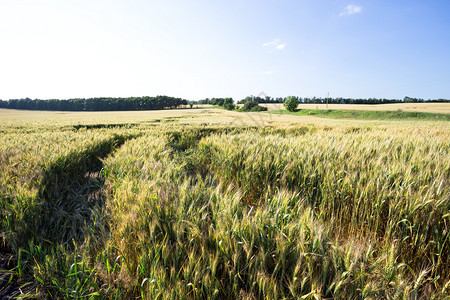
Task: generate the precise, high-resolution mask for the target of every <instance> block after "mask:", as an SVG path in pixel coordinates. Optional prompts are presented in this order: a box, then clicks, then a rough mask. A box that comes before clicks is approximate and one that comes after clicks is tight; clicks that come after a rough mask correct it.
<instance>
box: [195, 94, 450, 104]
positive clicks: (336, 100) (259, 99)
mask: <svg viewBox="0 0 450 300" xmlns="http://www.w3.org/2000/svg"><path fill="white" fill-rule="evenodd" d="M297 98H298V101H299V103H305V104H325V103H327V102H328V103H329V104H388V103H424V102H427V103H429V102H450V100H449V99H443V98H440V99H428V100H425V99H422V98H413V97H404V98H403V99H386V98H356V99H355V98H342V97H338V98H317V97H312V98H308V97H297ZM225 99H231V100H232V98H206V99H202V100H199V101H197V103H198V104H212V105H219V106H223V103H224V101H225ZM287 99H288V97H284V98H283V97H278V98H273V97H269V96H266V97H256V96H248V97H245V98H244V99H241V100H239V101H238V102H237V104H245V103H246V102H248V101H253V102H256V103H284V102H285V101H286V100H287Z"/></svg>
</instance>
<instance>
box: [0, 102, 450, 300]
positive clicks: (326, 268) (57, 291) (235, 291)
mask: <svg viewBox="0 0 450 300" xmlns="http://www.w3.org/2000/svg"><path fill="white" fill-rule="evenodd" d="M330 106H331V105H330ZM358 107H359V106H358ZM0 133H1V135H0V180H1V181H0V183H1V186H0V234H1V237H2V245H1V247H0V260H1V261H0V262H1V263H2V265H8V266H9V267H8V268H9V269H12V270H11V271H0V278H6V279H7V280H8V279H9V278H11V276H12V279H11V282H10V283H9V285H5V282H2V283H0V296H2V295H3V296H4V295H5V294H2V291H3V288H4V287H6V286H9V287H10V290H12V292H10V295H13V294H14V293H15V294H14V295H19V294H20V290H19V288H21V290H22V291H23V292H25V293H28V295H34V296H38V297H41V298H82V297H84V298H94V299H96V298H107V299H124V298H144V299H158V298H159V299H166V298H167V299H168V298H170V299H173V298H187V299H199V298H202V299H203V298H208V299H209V298H212V299H214V298H215V299H224V298H225V299H226V298H229V299H236V298H240V299H261V298H269V299H276V298H286V299H298V298H300V297H304V299H330V298H335V299H364V298H372V299H385V298H389V299H409V298H411V299H447V298H448V297H450V261H449V256H450V248H449V247H450V138H449V137H450V122H448V121H428V120H415V121H412V120H395V121H390V120H355V119H349V120H347V119H341V120H336V119H323V118H317V117H314V116H297V115H288V114H270V112H269V113H239V112H230V111H226V110H220V109H208V108H198V109H183V110H165V111H139V112H89V113H88V112H80V113H75V112H74V113H58V112H32V111H8V110H0ZM11 256H12V257H13V258H12V259H11V260H9V257H11ZM4 258H5V259H6V258H8V264H7V263H6V262H4V260H5V259H4ZM3 262H4V263H3Z"/></svg>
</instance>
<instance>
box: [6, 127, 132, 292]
mask: <svg viewBox="0 0 450 300" xmlns="http://www.w3.org/2000/svg"><path fill="white" fill-rule="evenodd" d="M138 136H139V134H134V135H132V134H130V135H114V136H113V137H112V138H111V139H107V140H104V141H101V142H99V143H97V144H94V145H92V147H89V148H88V149H86V150H84V151H81V152H76V153H70V154H69V155H67V156H65V157H62V158H60V159H58V160H57V161H55V162H53V163H52V164H51V165H50V166H49V167H48V168H46V169H45V171H44V178H43V179H42V181H41V183H42V188H41V190H40V193H39V195H40V196H39V198H40V202H41V205H40V206H39V207H38V209H37V210H36V211H33V212H32V213H30V215H34V216H36V218H34V220H33V221H31V220H30V222H29V223H28V224H26V226H27V227H26V228H25V233H24V234H22V236H21V238H20V240H21V241H22V244H21V245H19V246H21V247H24V248H26V247H27V246H28V242H29V241H30V240H33V241H34V243H35V245H41V246H44V247H52V245H53V244H66V245H68V246H70V245H71V244H72V245H74V242H82V241H83V240H84V238H85V237H86V234H87V233H86V232H85V225H87V227H88V228H91V227H92V226H95V223H96V222H95V221H93V218H95V217H94V216H93V215H94V213H95V212H96V211H99V210H100V209H101V208H102V207H103V206H104V204H105V200H106V196H105V191H104V182H105V180H104V177H103V176H102V173H101V170H102V168H103V159H105V158H106V157H108V156H109V155H112V154H113V153H114V152H116V151H117V150H118V149H119V148H120V147H121V146H122V145H123V144H124V143H125V142H126V141H127V140H130V139H135V138H136V137H138ZM55 228H58V229H59V228H65V229H66V230H55ZM58 231H61V232H62V233H61V234H59V235H55V232H58ZM14 252H15V251H14V250H13V249H9V247H8V246H7V245H4V246H0V299H16V298H17V297H23V296H30V295H33V291H37V287H38V283H37V281H36V280H35V279H34V278H32V276H31V274H25V275H24V276H25V277H26V278H28V279H25V278H24V276H22V278H18V276H17V273H16V271H15V269H16V268H17V263H18V260H17V255H15V253H14ZM30 252H32V251H30ZM22 253H23V252H22ZM28 256H29V257H26V258H23V259H24V260H28V261H33V260H34V261H36V259H38V261H39V257H37V258H36V257H34V256H32V255H31V254H29V255H28ZM38 261H36V264H37V263H38ZM41 263H42V262H41ZM25 272H26V273H32V272H30V270H29V269H28V270H25ZM24 281H25V284H24ZM45 288H48V286H46V287H45ZM41 292H42V291H41ZM53 292H54V291H53ZM44 293H45V292H44ZM44 297H45V295H44Z"/></svg>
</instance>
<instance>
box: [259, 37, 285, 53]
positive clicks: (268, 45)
mask: <svg viewBox="0 0 450 300" xmlns="http://www.w3.org/2000/svg"><path fill="white" fill-rule="evenodd" d="M263 47H266V48H271V49H276V50H283V49H284V48H286V44H281V43H280V39H274V40H273V41H270V42H267V43H265V44H263Z"/></svg>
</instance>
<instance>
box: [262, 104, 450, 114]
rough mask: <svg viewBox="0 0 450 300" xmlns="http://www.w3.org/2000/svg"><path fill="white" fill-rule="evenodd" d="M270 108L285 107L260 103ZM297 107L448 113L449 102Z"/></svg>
mask: <svg viewBox="0 0 450 300" xmlns="http://www.w3.org/2000/svg"><path fill="white" fill-rule="evenodd" d="M261 106H264V107H267V108H268V109H269V111H270V110H280V109H285V108H284V106H283V104H282V103H276V104H261ZM298 108H299V109H342V110H377V111H396V110H402V111H411V112H429V113H442V114H450V103H392V104H376V105H363V104H328V108H327V105H326V104H300V105H299V106H298Z"/></svg>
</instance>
